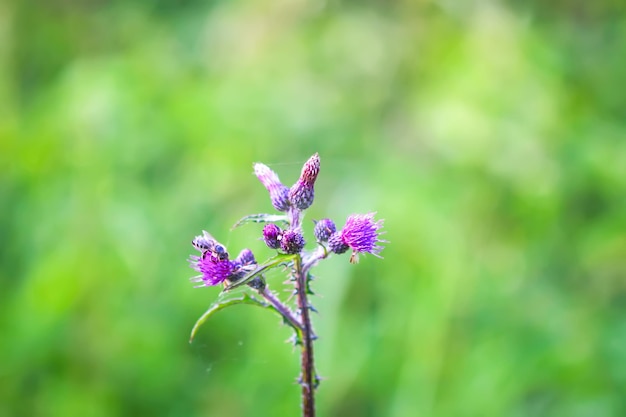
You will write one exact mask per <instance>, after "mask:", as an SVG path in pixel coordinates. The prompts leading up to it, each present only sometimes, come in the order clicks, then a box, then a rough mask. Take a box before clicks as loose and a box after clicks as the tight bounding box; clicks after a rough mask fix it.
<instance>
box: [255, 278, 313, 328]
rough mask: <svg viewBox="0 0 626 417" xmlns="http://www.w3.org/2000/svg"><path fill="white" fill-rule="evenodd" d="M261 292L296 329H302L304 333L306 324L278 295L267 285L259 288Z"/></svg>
mask: <svg viewBox="0 0 626 417" xmlns="http://www.w3.org/2000/svg"><path fill="white" fill-rule="evenodd" d="M258 292H259V294H261V295H262V296H263V298H265V299H266V300H267V301H268V302H269V303H270V304H271V305H272V306H273V307H274V308H275V309H276V310H277V311H278V312H279V313H280V314H281V315H282V316H283V317H284V319H285V320H286V321H288V322H289V324H291V326H292V327H293V328H294V329H300V331H301V332H303V333H304V326H303V325H302V323H300V320H298V318H297V317H296V316H295V315H294V314H293V312H292V311H291V310H290V309H289V307H287V306H286V305H284V304H283V303H282V302H281V301H280V300H279V299H278V298H277V297H276V295H275V294H274V293H273V292H271V291H270V290H269V289H268V288H267V287H263V288H261V289H259V290H258Z"/></svg>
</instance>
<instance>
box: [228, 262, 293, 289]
mask: <svg viewBox="0 0 626 417" xmlns="http://www.w3.org/2000/svg"><path fill="white" fill-rule="evenodd" d="M295 257H296V255H288V254H284V253H279V254H277V255H276V256H273V257H271V258H269V259H268V260H267V261H265V262H263V263H262V264H259V265H257V266H256V268H254V269H253V270H251V271H250V272H248V273H247V274H246V275H244V276H243V277H242V278H241V279H240V280H238V281H236V282H233V283H232V284H230V285H229V286H227V287H226V288H224V291H223V292H228V291H230V290H232V289H233V288H237V287H240V286H242V285H245V284H247V283H248V282H250V281H251V280H252V279H253V278H254V277H256V276H257V275H259V274H261V273H263V272H265V271H267V270H268V269H271V268H274V267H277V266H278V265H280V264H282V263H285V262H289V261H292V260H293V259H294V258H295Z"/></svg>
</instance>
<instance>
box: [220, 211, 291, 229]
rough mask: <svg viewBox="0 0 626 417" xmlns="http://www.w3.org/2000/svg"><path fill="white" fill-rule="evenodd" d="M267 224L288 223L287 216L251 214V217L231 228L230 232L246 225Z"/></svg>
mask: <svg viewBox="0 0 626 417" xmlns="http://www.w3.org/2000/svg"><path fill="white" fill-rule="evenodd" d="M265 222H287V216H285V215H284V214H267V213H261V214H250V215H249V216H246V217H243V218H242V219H240V220H239V221H238V222H237V223H235V224H234V225H233V227H231V228H230V230H233V229H236V228H238V227H239V226H242V225H244V224H246V223H265Z"/></svg>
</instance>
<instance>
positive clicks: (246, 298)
mask: <svg viewBox="0 0 626 417" xmlns="http://www.w3.org/2000/svg"><path fill="white" fill-rule="evenodd" d="M236 304H252V305H256V306H259V307H263V308H269V309H272V310H275V309H274V307H272V306H271V305H270V304H268V303H265V302H263V301H260V300H257V299H256V298H254V297H251V296H250V295H249V294H243V295H242V296H241V297H239V298H231V299H229V300H225V301H220V300H218V301H216V302H215V303H213V304H212V305H211V307H209V309H208V310H207V311H206V312H205V313H204V314H203V315H202V316H200V318H199V319H198V320H197V321H196V324H194V326H193V329H191V337H190V338H189V343H191V342H193V339H194V337H195V336H196V332H197V331H198V329H199V328H200V326H202V325H203V324H204V323H205V322H206V321H207V320H208V319H209V317H211V316H212V315H213V314H215V313H217V312H218V311H220V310H223V309H225V308H226V307H230V306H233V305H236Z"/></svg>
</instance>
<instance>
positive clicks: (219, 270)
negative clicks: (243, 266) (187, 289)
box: [189, 251, 234, 286]
mask: <svg viewBox="0 0 626 417" xmlns="http://www.w3.org/2000/svg"><path fill="white" fill-rule="evenodd" d="M189 261H190V264H191V265H190V266H191V267H192V268H193V269H195V270H196V271H198V272H200V273H201V274H202V275H198V276H197V277H194V278H192V279H191V280H192V281H194V282H203V283H204V284H202V285H205V286H210V285H218V284H221V283H222V282H224V281H225V280H227V279H228V278H229V277H230V276H231V275H232V272H233V269H234V266H233V264H232V262H231V261H229V260H228V258H226V259H220V257H219V256H218V255H217V254H215V253H213V252H211V251H205V252H203V253H202V256H195V255H192V256H191V257H190V258H189ZM202 285H200V286H202Z"/></svg>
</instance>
